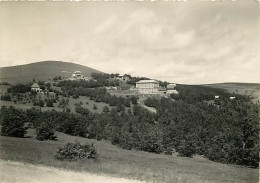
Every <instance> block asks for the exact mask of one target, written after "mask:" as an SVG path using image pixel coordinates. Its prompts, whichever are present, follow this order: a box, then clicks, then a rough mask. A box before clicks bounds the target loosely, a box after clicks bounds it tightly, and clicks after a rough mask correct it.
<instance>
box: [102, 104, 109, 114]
mask: <svg viewBox="0 0 260 183" xmlns="http://www.w3.org/2000/svg"><path fill="white" fill-rule="evenodd" d="M103 112H104V113H107V112H109V108H108V106H107V105H105V106H104V108H103Z"/></svg>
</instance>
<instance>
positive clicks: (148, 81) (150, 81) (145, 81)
mask: <svg viewBox="0 0 260 183" xmlns="http://www.w3.org/2000/svg"><path fill="white" fill-rule="evenodd" d="M136 83H138V84H139V83H159V82H158V81H155V80H140V81H138V82H136Z"/></svg>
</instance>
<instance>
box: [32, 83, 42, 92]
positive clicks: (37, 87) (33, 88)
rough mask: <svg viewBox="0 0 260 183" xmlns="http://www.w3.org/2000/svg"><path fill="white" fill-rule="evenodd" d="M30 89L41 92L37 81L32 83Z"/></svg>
mask: <svg viewBox="0 0 260 183" xmlns="http://www.w3.org/2000/svg"><path fill="white" fill-rule="evenodd" d="M31 91H35V92H37V93H38V92H41V91H42V89H41V88H40V86H39V85H38V84H37V83H33V85H32V86H31Z"/></svg>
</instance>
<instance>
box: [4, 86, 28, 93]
mask: <svg viewBox="0 0 260 183" xmlns="http://www.w3.org/2000/svg"><path fill="white" fill-rule="evenodd" d="M30 91H31V85H30V84H17V85H13V86H11V87H10V88H8V89H7V92H8V93H12V94H16V93H26V92H30Z"/></svg>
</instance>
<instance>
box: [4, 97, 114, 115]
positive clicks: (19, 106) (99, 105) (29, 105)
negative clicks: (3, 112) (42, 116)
mask: <svg viewBox="0 0 260 183" xmlns="http://www.w3.org/2000/svg"><path fill="white" fill-rule="evenodd" d="M64 99H66V97H64ZM80 101H81V102H82V107H84V108H87V109H89V110H90V111H91V112H93V113H99V114H101V113H102V112H103V108H104V106H105V105H106V106H108V107H109V109H110V110H111V108H112V107H110V106H109V105H108V104H106V103H104V102H95V101H94V100H90V99H89V97H85V96H80V97H79V98H77V99H73V98H69V105H68V107H69V108H70V109H71V112H72V113H75V105H74V104H75V103H79V102H80ZM58 103H59V102H57V103H54V104H53V107H46V103H45V104H44V105H45V106H44V107H41V110H42V111H47V110H52V109H54V110H56V111H62V110H63V109H62V108H59V107H58ZM87 103H88V104H87ZM94 104H95V105H96V106H97V109H93V106H94ZM4 105H5V106H7V107H9V106H14V107H15V108H17V109H23V110H26V109H30V108H32V107H33V104H32V103H26V104H23V103H20V102H17V103H14V102H13V101H3V100H1V101H0V107H2V106H4Z"/></svg>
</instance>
